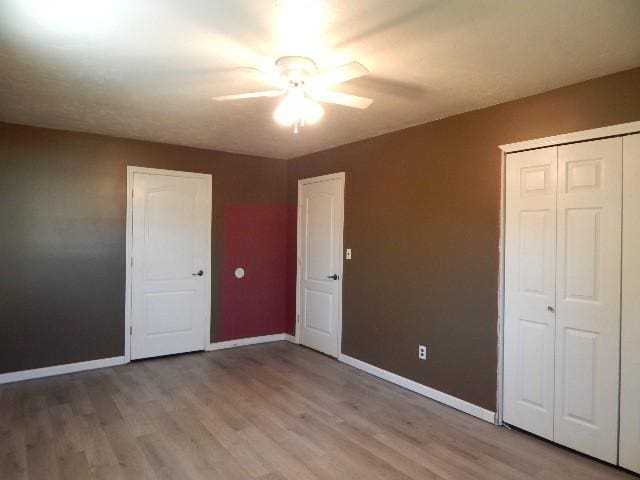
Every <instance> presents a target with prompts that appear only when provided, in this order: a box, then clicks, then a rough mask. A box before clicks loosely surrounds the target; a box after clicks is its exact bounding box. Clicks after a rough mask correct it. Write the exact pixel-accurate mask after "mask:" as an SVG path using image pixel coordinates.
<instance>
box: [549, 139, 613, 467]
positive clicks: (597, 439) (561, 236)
mask: <svg viewBox="0 0 640 480" xmlns="http://www.w3.org/2000/svg"><path fill="white" fill-rule="evenodd" d="M621 256H622V138H619V137H618V138H610V139H605V140H596V141H591V142H584V143H576V144H572V145H563V146H560V147H558V240H557V268H556V278H557V281H556V283H557V312H556V360H555V371H556V375H555V377H556V381H555V385H556V388H555V422H554V441H556V442H558V443H560V444H562V445H566V446H567V447H570V448H573V449H576V450H579V451H581V452H583V453H586V454H588V455H592V456H594V457H597V458H599V459H601V460H605V461H607V462H611V463H616V462H617V454H618V407H619V403H620V400H619V381H620V380H619V375H620V282H621V280H620V275H621Z"/></svg>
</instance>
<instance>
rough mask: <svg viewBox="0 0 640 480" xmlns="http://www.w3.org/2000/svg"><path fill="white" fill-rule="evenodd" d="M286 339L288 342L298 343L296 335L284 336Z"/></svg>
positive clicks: (286, 334)
mask: <svg viewBox="0 0 640 480" xmlns="http://www.w3.org/2000/svg"><path fill="white" fill-rule="evenodd" d="M284 339H285V340H286V341H287V342H291V343H298V342H296V336H295V335H289V334H288V333H285V334H284Z"/></svg>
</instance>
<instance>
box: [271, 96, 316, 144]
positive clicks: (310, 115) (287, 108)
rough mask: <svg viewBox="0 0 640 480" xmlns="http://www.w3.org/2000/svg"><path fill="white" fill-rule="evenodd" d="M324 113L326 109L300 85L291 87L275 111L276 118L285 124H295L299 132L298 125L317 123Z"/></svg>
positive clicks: (278, 121)
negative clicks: (305, 92) (309, 96)
mask: <svg viewBox="0 0 640 480" xmlns="http://www.w3.org/2000/svg"><path fill="white" fill-rule="evenodd" d="M323 115H324V109H323V108H322V107H321V106H320V105H319V104H318V103H316V102H314V101H313V100H311V99H309V98H308V97H307V96H306V95H305V94H304V90H303V89H302V88H300V87H291V88H289V91H288V92H287V96H286V97H285V98H284V100H282V102H280V104H279V105H278V107H277V108H276V109H275V111H274V112H273V118H274V120H275V121H276V122H277V123H278V124H280V125H282V126H284V127H291V126H292V125H293V126H294V132H295V133H297V131H298V126H304V125H306V124H309V125H313V124H314V123H317V122H318V121H319V120H320V119H321V118H322V116H323Z"/></svg>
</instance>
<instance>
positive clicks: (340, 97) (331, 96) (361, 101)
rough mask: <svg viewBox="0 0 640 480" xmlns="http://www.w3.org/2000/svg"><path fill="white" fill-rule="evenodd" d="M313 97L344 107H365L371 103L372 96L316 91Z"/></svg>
mask: <svg viewBox="0 0 640 480" xmlns="http://www.w3.org/2000/svg"><path fill="white" fill-rule="evenodd" d="M313 97H314V98H315V99H316V100H318V101H319V102H325V103H334V104H336V105H342V106H344V107H352V108H360V109H365V108H367V107H368V106H369V105H371V104H372V103H373V99H372V98H367V97H359V96H357V95H350V94H348V93H340V92H318V93H316V94H314V95H313Z"/></svg>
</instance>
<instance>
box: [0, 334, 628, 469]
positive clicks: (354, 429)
mask: <svg viewBox="0 0 640 480" xmlns="http://www.w3.org/2000/svg"><path fill="white" fill-rule="evenodd" d="M45 478H46V479H60V480H71V479H109V480H117V479H135V480H142V479H170V480H178V479H263V480H281V479H291V480H314V479H366V480H375V479H451V480H453V479H455V480H483V479H486V480H489V479H491V480H495V479H498V480H499V479H520V480H525V479H537V480H545V479H564V480H571V479H580V480H594V479H623V478H628V479H636V480H637V477H634V476H632V475H629V474H627V473H624V472H622V471H619V470H616V469H614V468H612V467H609V466H607V465H604V464H602V463H599V462H596V461H593V460H590V459H588V458H586V457H583V456H580V455H578V454H574V453H572V452H569V451H567V450H564V449H562V448H559V447H555V446H553V445H551V444H549V443H546V442H543V441H541V440H538V439H536V438H533V437H531V436H528V435H526V434H523V433H520V432H515V431H509V430H507V429H505V428H498V427H495V426H493V425H490V424H488V423H486V422H483V421H481V420H477V419H475V418H473V417H470V416H468V415H465V414H463V413H460V412H457V411H455V410H452V409H451V408H448V407H446V406H443V405H441V404H439V403H437V402H434V401H432V400H429V399H426V398H423V397H421V396H419V395H416V394H414V393H412V392H409V391H406V390H403V389H401V388H399V387H396V386H394V385H391V384H389V383H386V382H384V381H382V380H379V379H376V378H374V377H372V376H369V375H367V374H365V373H362V372H359V371H358V370H355V369H353V368H351V367H349V366H346V365H343V364H340V363H338V362H336V361H335V360H332V359H330V358H328V357H325V356H323V355H320V354H318V353H315V352H313V351H311V350H308V349H305V348H303V347H299V346H296V345H293V344H290V343H285V342H278V343H272V344H264V345H256V346H251V347H244V348H237V349H232V350H222V351H218V352H209V353H194V354H188V355H180V356H175V357H167V358H160V359H153V360H146V361H140V362H134V363H132V364H130V365H125V366H121V367H115V368H108V369H102V370H95V371H91V372H82V373H77V374H72V375H65V376H59V377H51V378H47V379H40V380H33V381H28V382H22V383H15V384H8V385H3V386H0V479H2V480H13V479H29V480H35V479H45Z"/></svg>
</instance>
